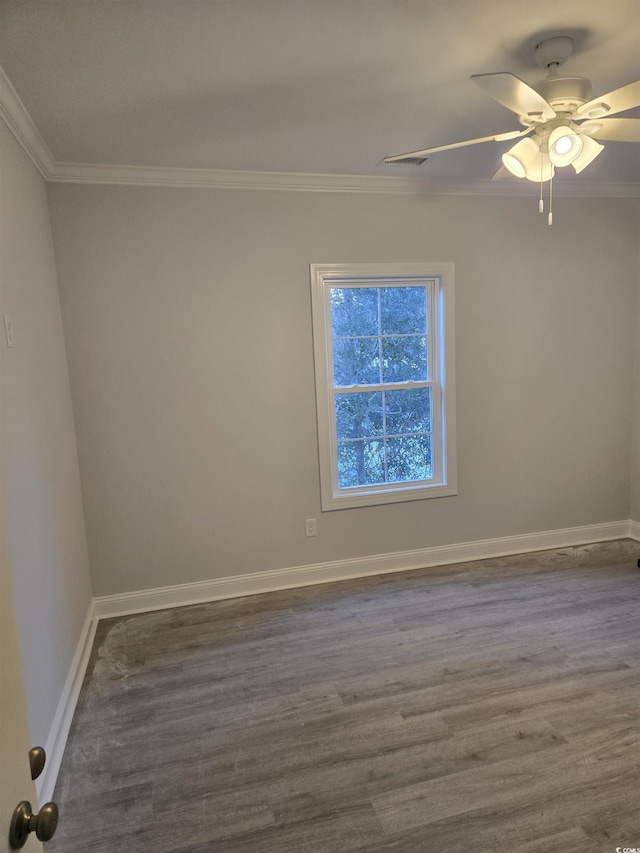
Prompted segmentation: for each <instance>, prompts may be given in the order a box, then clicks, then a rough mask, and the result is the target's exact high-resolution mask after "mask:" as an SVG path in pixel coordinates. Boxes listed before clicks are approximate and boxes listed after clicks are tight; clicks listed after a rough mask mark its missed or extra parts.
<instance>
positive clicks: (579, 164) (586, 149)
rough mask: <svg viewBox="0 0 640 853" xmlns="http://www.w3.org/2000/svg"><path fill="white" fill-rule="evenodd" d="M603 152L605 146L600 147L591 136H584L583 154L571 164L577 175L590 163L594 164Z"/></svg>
mask: <svg viewBox="0 0 640 853" xmlns="http://www.w3.org/2000/svg"><path fill="white" fill-rule="evenodd" d="M601 151H604V145H600V143H599V142H596V141H595V139H592V138H591V137H590V136H583V137H582V152H581V153H580V156H579V157H576V159H575V160H574V161H573V163H572V164H571V165H572V166H573V168H574V169H575V170H576V174H580V172H581V171H582V170H583V169H584V168H586V167H587V166H588V165H589V163H593V161H594V160H595V159H596V157H597V156H598V154H600V152H601Z"/></svg>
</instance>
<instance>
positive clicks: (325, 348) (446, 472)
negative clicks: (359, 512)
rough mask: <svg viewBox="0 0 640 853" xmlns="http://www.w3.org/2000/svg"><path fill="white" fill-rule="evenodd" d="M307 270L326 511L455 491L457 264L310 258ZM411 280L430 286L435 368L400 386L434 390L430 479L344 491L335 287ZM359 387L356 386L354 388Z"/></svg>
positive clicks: (429, 318)
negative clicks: (334, 324)
mask: <svg viewBox="0 0 640 853" xmlns="http://www.w3.org/2000/svg"><path fill="white" fill-rule="evenodd" d="M310 274H311V306H312V315H313V347H314V360H315V379H316V402H317V416H318V447H319V457H320V459H319V461H320V491H321V498H322V511H323V512H326V511H330V510H337V509H348V508H351V507H362V506H372V505H375V504H387V503H396V502H400V501H414V500H424V499H425V498H438V497H445V496H450V495H455V494H457V479H456V450H455V351H454V304H455V299H454V265H453V263H451V262H437V263H417V264H416V263H412V264H411V263H401V264H311V265H310ZM411 284H413V285H421V286H426V287H427V294H428V308H427V311H428V313H427V323H428V325H427V346H428V355H427V364H428V365H430V368H429V376H428V380H427V381H425V382H420V383H407V384H406V385H404V386H403V387H408V388H411V387H430V388H431V389H432V391H431V394H432V451H431V453H432V473H433V476H432V478H431V479H430V480H421V481H412V482H402V483H383V484H376V485H367V486H354V487H351V488H345V489H341V488H340V487H339V486H338V462H337V458H338V457H337V452H338V451H337V445H338V441H337V436H336V420H335V395H336V391H335V390H334V384H333V383H334V377H333V341H332V328H331V304H330V290H331V288H332V287H340V286H341V285H342V286H351V287H354V286H355V287H372V286H375V287H380V286H384V285H387V286H389V287H402V286H403V285H405V286H406V285H411ZM390 384H391V383H390ZM361 387H363V386H355V390H358V389H359V388H361ZM383 387H387V386H386V385H385V386H367V388H370V389H371V390H378V389H379V388H383ZM392 387H394V388H395V387H402V386H400V385H392ZM343 392H344V389H343Z"/></svg>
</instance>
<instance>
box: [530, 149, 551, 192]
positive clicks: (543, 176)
mask: <svg viewBox="0 0 640 853" xmlns="http://www.w3.org/2000/svg"><path fill="white" fill-rule="evenodd" d="M555 173H556V170H555V167H554V165H553V163H552V162H551V160H550V159H549V155H548V154H547V153H546V152H544V151H540V150H538V151H537V152H536V156H535V158H534V159H533V160H532V162H531V163H530V164H529V167H528V168H527V173H526V175H525V178H526V179H527V180H528V181H533V183H534V184H544V183H545V182H546V181H550V180H551V178H553V176H554V175H555Z"/></svg>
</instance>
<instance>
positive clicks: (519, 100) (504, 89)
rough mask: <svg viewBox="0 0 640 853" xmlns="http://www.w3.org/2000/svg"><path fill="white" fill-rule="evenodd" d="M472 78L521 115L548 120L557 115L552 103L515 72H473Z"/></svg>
mask: <svg viewBox="0 0 640 853" xmlns="http://www.w3.org/2000/svg"><path fill="white" fill-rule="evenodd" d="M471 79H472V80H473V82H474V83H475V84H476V85H478V86H480V88H481V89H484V90H485V92H487V94H489V95H491V97H492V98H495V99H496V101H498V103H500V104H502V105H503V106H504V107H507V109H510V110H513V112H514V113H516V114H517V115H519V116H528V117H529V118H531V119H534V120H535V121H548V120H549V119H552V118H555V117H556V112H555V110H554V109H553V107H552V106H551V104H549V103H547V101H545V99H544V98H543V97H542V95H540V94H538V92H536V90H535V89H532V88H531V86H530V85H529V84H528V83H525V82H524V80H521V79H520V78H519V77H516V76H515V74H510V73H509V72H508V71H498V72H497V73H495V74H473V75H472V76H471Z"/></svg>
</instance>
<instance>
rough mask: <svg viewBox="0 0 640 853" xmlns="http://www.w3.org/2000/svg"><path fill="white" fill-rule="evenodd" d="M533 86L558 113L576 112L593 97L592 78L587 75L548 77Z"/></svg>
mask: <svg viewBox="0 0 640 853" xmlns="http://www.w3.org/2000/svg"><path fill="white" fill-rule="evenodd" d="M533 88H534V89H535V90H536V92H538V93H539V94H540V95H542V97H543V98H544V99H545V101H546V102H547V103H548V104H551V106H552V107H553V108H554V110H555V111H556V112H557V113H570V114H572V113H574V112H575V111H576V110H577V109H578V107H580V106H582V104H586V103H587V101H588V100H590V98H591V80H587V78H586V77H547V79H546V80H540V82H539V83H535V84H534V86H533Z"/></svg>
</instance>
